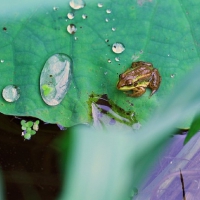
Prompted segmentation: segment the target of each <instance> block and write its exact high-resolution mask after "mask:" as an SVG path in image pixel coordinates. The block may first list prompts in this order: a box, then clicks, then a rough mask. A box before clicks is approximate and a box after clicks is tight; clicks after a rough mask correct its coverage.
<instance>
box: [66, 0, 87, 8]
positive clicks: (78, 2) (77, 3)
mask: <svg viewBox="0 0 200 200" xmlns="http://www.w3.org/2000/svg"><path fill="white" fill-rule="evenodd" d="M69 5H70V6H71V8H73V9H74V10H79V9H81V8H84V7H85V2H84V1H83V0H71V1H70V2H69Z"/></svg>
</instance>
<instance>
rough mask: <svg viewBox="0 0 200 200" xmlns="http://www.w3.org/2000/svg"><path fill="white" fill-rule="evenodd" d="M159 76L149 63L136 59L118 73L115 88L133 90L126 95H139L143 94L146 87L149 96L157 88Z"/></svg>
mask: <svg viewBox="0 0 200 200" xmlns="http://www.w3.org/2000/svg"><path fill="white" fill-rule="evenodd" d="M160 82H161V76H160V74H159V72H158V70H157V69H156V68H154V67H153V65H152V64H151V63H148V62H143V61H137V62H133V63H132V65H131V68H130V69H128V70H126V71H125V72H124V73H123V74H120V75H119V81H118V83H117V89H119V90H122V91H130V90H133V93H132V94H130V93H128V94H127V95H128V96H132V97H139V96H141V95H143V94H144V93H145V91H146V88H147V87H148V88H150V89H151V94H150V97H151V96H152V95H153V94H154V93H155V92H156V91H157V90H158V88H159V86H160Z"/></svg>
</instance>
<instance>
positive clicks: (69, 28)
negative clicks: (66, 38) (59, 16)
mask: <svg viewBox="0 0 200 200" xmlns="http://www.w3.org/2000/svg"><path fill="white" fill-rule="evenodd" d="M67 31H68V32H69V33H70V34H74V33H76V31H77V28H76V26H75V25H74V24H69V25H68V26H67Z"/></svg>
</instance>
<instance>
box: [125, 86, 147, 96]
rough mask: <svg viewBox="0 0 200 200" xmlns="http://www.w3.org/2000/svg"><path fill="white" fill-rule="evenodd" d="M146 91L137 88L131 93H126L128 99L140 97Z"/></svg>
mask: <svg viewBox="0 0 200 200" xmlns="http://www.w3.org/2000/svg"><path fill="white" fill-rule="evenodd" d="M145 91H146V89H145V88H143V87H137V88H134V89H133V93H132V94H130V93H128V94H127V95H128V96H130V97H140V96H142V95H143V94H144V93H145Z"/></svg>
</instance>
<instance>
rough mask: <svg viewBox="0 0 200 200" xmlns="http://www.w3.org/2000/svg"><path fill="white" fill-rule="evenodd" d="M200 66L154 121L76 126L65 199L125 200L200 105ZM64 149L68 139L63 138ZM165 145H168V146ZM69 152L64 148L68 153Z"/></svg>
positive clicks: (68, 162) (157, 113)
mask: <svg viewBox="0 0 200 200" xmlns="http://www.w3.org/2000/svg"><path fill="white" fill-rule="evenodd" d="M199 74H200V68H199V66H198V67H196V69H195V70H193V71H192V72H191V73H190V74H188V75H187V77H185V79H183V80H182V81H181V83H180V84H178V85H177V86H176V88H175V90H173V92H172V93H171V94H169V96H168V98H166V99H165V100H163V102H162V104H161V105H162V106H161V108H160V109H159V110H157V111H156V112H155V114H154V115H153V116H152V118H151V120H150V121H149V122H148V123H147V124H146V125H144V126H143V127H142V128H141V129H140V130H137V131H136V132H133V131H130V129H127V130H126V129H125V128H124V129H123V130H120V129H118V128H117V127H116V128H113V129H110V130H108V131H97V130H96V129H95V128H91V129H89V128H88V129H78V130H77V129H76V130H75V131H74V132H72V133H71V138H72V140H71V145H72V149H71V151H70V156H69V159H68V160H67V162H65V164H66V165H63V166H62V167H63V169H64V170H66V169H67V171H66V174H65V177H64V185H63V190H62V194H61V196H60V198H59V199H60V200H82V199H87V200H93V199H95V200H105V199H108V200H112V199H115V200H126V199H130V196H129V195H130V194H131V189H132V188H134V187H135V186H136V187H137V186H138V185H139V183H140V182H141V181H142V178H144V177H145V174H146V173H147V171H148V169H149V167H150V165H151V163H152V162H153V161H154V160H155V158H156V155H158V153H161V152H162V147H163V148H164V147H166V146H167V142H168V141H169V136H170V135H171V134H173V133H174V131H175V130H176V128H177V127H178V126H179V125H180V124H183V123H184V121H187V118H188V117H190V116H194V115H195V114H196V112H197V111H199V110H200V90H199V87H197V86H198V85H199ZM59 144H60V146H61V147H63V149H64V148H65V146H66V140H65V139H63V138H62V140H60V142H59ZM163 150H164V149H163ZM64 155H65V153H64Z"/></svg>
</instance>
